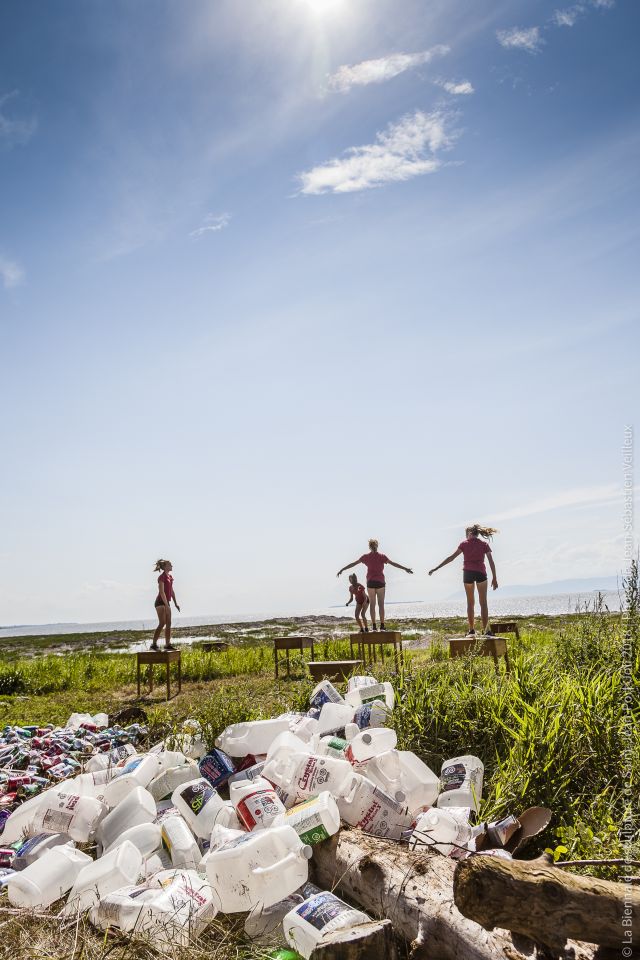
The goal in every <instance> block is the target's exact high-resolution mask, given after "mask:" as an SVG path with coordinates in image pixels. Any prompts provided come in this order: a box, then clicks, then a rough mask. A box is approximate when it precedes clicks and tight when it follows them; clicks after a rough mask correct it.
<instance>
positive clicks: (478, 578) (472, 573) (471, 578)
mask: <svg viewBox="0 0 640 960" xmlns="http://www.w3.org/2000/svg"><path fill="white" fill-rule="evenodd" d="M486 579H487V575H486V573H481V572H480V570H463V571H462V582H463V583H484V581H485V580H486Z"/></svg>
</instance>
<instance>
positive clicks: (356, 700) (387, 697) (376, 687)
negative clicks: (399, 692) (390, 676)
mask: <svg viewBox="0 0 640 960" xmlns="http://www.w3.org/2000/svg"><path fill="white" fill-rule="evenodd" d="M345 700H346V701H347V703H350V704H351V706H352V707H354V708H356V707H362V706H363V705H364V704H366V703H373V701H374V700H383V701H384V702H385V703H386V704H387V706H388V708H389V710H393V707H394V704H395V702H396V695H395V693H394V692H393V687H392V686H391V684H390V683H389V681H388V680H385V681H384V683H376V684H370V685H368V686H366V687H356V688H355V689H353V690H349V692H348V693H347V695H346V697H345Z"/></svg>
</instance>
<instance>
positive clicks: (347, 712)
mask: <svg viewBox="0 0 640 960" xmlns="http://www.w3.org/2000/svg"><path fill="white" fill-rule="evenodd" d="M352 720H353V707H352V706H350V705H349V704H348V703H344V702H342V703H325V704H323V705H322V709H321V711H320V716H319V717H318V721H317V723H318V733H319V734H320V736H321V737H322V736H324V735H325V734H327V733H337V732H338V731H339V730H344V728H345V725H346V724H347V723H351V721H352Z"/></svg>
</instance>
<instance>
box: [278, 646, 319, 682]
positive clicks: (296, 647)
mask: <svg viewBox="0 0 640 960" xmlns="http://www.w3.org/2000/svg"><path fill="white" fill-rule="evenodd" d="M279 650H284V651H285V653H286V655H287V676H288V677H290V676H291V663H290V661H289V653H290V651H291V650H299V651H300V655H301V656H302V657H304V650H311V659H312V660H315V656H314V652H313V637H274V638H273V659H274V662H275V668H276V680H277V679H278V667H279V659H278V651H279ZM280 659H282V658H280Z"/></svg>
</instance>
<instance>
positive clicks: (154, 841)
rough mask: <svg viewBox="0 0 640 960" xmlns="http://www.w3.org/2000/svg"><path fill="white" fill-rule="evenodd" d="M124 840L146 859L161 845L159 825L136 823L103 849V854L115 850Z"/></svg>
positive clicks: (156, 851)
mask: <svg viewBox="0 0 640 960" xmlns="http://www.w3.org/2000/svg"><path fill="white" fill-rule="evenodd" d="M125 840H127V841H128V842H129V843H132V844H133V845H134V847H137V849H138V850H139V851H140V855H141V856H142V859H143V860H148V859H149V857H151V856H153V854H154V853H158V851H159V850H160V848H161V847H162V832H161V830H160V825H159V824H157V823H137V824H136V825H135V827H129V829H128V830H124V831H123V832H122V833H121V834H120V836H119V837H117V838H116V839H115V840H114V841H113V843H112V844H111V846H110V847H107V848H106V850H104V852H103V856H104V855H105V854H107V853H110V852H111V851H112V850H115V849H116V847H118V846H120V844H121V843H124V842H125ZM169 862H170V861H169Z"/></svg>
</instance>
